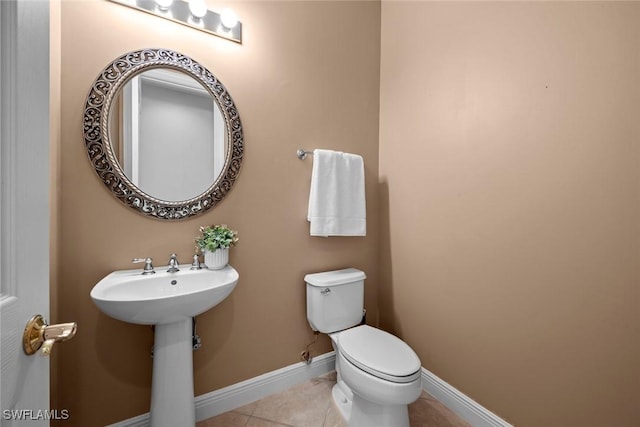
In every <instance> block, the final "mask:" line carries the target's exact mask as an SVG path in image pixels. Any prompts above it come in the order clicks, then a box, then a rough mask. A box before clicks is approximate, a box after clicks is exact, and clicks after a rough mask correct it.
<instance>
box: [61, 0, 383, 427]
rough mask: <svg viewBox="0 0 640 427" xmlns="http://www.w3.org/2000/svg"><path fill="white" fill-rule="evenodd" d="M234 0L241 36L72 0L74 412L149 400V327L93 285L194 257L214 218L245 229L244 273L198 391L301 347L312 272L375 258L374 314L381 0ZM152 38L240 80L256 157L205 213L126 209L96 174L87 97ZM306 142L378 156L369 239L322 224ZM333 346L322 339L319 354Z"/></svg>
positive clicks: (136, 409)
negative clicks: (98, 295) (163, 217)
mask: <svg viewBox="0 0 640 427" xmlns="http://www.w3.org/2000/svg"><path fill="white" fill-rule="evenodd" d="M215 6H216V7H222V6H223V5H222V4H221V3H219V2H216V4H215ZM233 7H234V8H235V10H236V11H237V13H238V15H239V16H240V17H241V20H242V22H243V26H244V27H243V29H244V44H243V45H237V44H234V43H232V42H228V41H224V40H221V39H218V38H216V37H213V36H210V35H207V34H205V33H201V32H199V31H195V30H192V29H188V28H186V27H182V26H180V25H177V24H174V23H170V22H168V21H163V20H161V19H157V18H155V17H152V16H150V15H147V14H144V13H140V12H136V11H133V10H130V9H128V8H125V7H123V6H120V5H116V4H114V3H110V2H107V1H103V0H99V1H90V2H86V1H84V2H78V1H64V2H63V3H62V8H61V28H62V35H61V51H62V61H61V76H62V77H61V106H62V108H61V142H60V148H59V149H60V152H59V158H60V165H59V168H58V171H59V175H58V177H57V178H58V179H59V185H60V189H59V197H58V199H57V206H58V220H59V223H60V227H59V233H58V243H59V254H58V258H57V259H58V266H57V267H58V272H59V274H58V277H57V278H54V280H53V282H54V283H55V282H56V280H57V283H58V285H57V292H56V293H57V299H58V301H57V310H56V313H55V318H56V319H59V320H60V321H62V320H64V321H69V320H75V321H77V322H78V334H77V336H76V337H75V338H74V339H73V340H72V341H69V342H68V343H65V345H64V346H60V348H57V349H56V352H55V355H54V356H53V357H54V359H55V360H54V366H57V368H55V369H56V375H57V381H56V384H57V387H56V389H54V390H53V399H54V402H56V403H55V405H56V407H58V408H66V409H69V411H70V413H71V415H72V424H70V425H77V426H103V425H105V424H109V423H113V422H116V421H119V420H123V419H126V418H128V417H132V416H135V415H138V414H141V413H144V412H147V411H148V409H149V406H148V405H149V396H150V383H151V363H152V359H151V358H150V357H149V351H150V347H151V344H152V333H151V329H150V327H145V326H136V325H131V324H126V323H123V322H119V321H116V320H113V319H111V318H109V317H107V316H105V315H103V314H101V313H100V312H99V311H98V309H97V308H96V307H95V306H94V305H93V303H92V302H91V300H90V297H89V292H90V290H91V288H92V287H93V285H94V284H95V283H96V282H97V281H98V280H100V278H102V277H103V276H104V275H106V274H108V273H109V272H111V271H112V270H117V269H127V268H132V266H131V264H130V259H131V258H132V257H138V256H151V257H153V258H154V260H155V263H156V265H162V264H166V261H167V260H168V257H169V254H170V253H171V252H177V253H178V255H179V258H180V260H181V261H182V262H187V261H189V260H190V258H191V255H193V248H194V243H193V239H194V237H195V236H196V234H197V231H198V227H199V226H201V225H206V224H213V223H226V224H228V225H230V226H231V227H233V228H234V229H237V230H238V231H239V236H240V242H239V245H238V246H237V247H236V248H234V249H233V250H232V252H231V264H232V265H233V266H234V267H236V269H237V270H238V271H239V273H240V282H239V284H238V286H237V288H236V289H235V291H234V293H233V294H232V295H231V296H230V297H229V298H228V299H227V300H225V301H224V302H223V303H222V304H220V305H219V306H217V307H216V308H214V309H213V310H211V311H209V312H207V313H206V314H203V315H201V316H199V318H198V333H199V334H200V336H201V337H202V340H203V347H202V349H200V350H199V351H198V352H196V353H194V364H195V393H196V395H200V394H204V393H207V392H210V391H213V390H216V389H219V388H221V387H224V386H227V385H230V384H233V383H236V382H239V381H242V380H244V379H247V378H251V377H254V376H257V375H259V374H262V373H264V372H268V371H272V370H275V369H278V368H281V367H283V366H286V365H289V364H292V363H296V362H298V361H299V358H298V357H299V353H300V351H302V350H303V349H304V347H305V345H306V344H307V343H308V342H309V341H310V340H311V339H312V334H311V332H310V328H309V326H308V324H307V321H306V313H305V288H304V282H303V277H304V275H305V274H306V273H307V272H314V271H321V270H324V269H333V268H343V267H348V266H354V267H357V268H361V269H363V270H365V271H366V272H367V276H368V280H367V291H366V304H367V306H368V307H370V308H371V310H370V313H371V314H372V315H371V317H370V319H371V322H376V318H377V316H376V308H377V305H378V298H377V286H378V279H377V276H378V267H377V263H378V228H379V225H378V215H377V206H378V201H377V185H376V183H377V172H378V102H379V97H378V90H379V64H380V57H379V39H380V4H379V3H377V2H234V4H233ZM354 22H357V23H358V25H357V26H356V25H354ZM329 23H330V25H331V28H330V30H329V29H328V27H327V25H328V24H329ZM144 47H165V48H170V49H175V50H177V51H180V52H183V53H185V54H187V55H189V56H191V57H193V58H194V59H196V60H197V61H199V62H201V63H202V64H204V65H205V66H206V67H208V68H209V69H210V70H212V72H213V73H214V74H216V76H217V77H218V78H220V80H221V81H222V82H223V83H224V84H225V86H226V87H227V88H228V89H229V91H230V93H231V94H232V96H233V98H234V101H235V102H236V105H237V106H238V109H239V111H240V114H241V116H242V122H243V125H244V128H245V138H246V152H245V153H246V155H245V159H244V162H243V165H242V170H241V173H240V176H239V179H238V181H237V183H236V186H235V187H234V188H233V190H232V191H231V192H230V194H229V195H228V196H227V198H226V199H225V200H224V201H223V202H222V203H221V204H220V205H219V206H218V207H216V208H215V209H213V210H212V211H210V212H208V213H207V214H205V215H203V216H201V217H198V218H195V219H191V220H187V221H183V222H175V223H167V222H159V221H156V220H152V219H148V218H146V217H143V216H141V215H139V214H137V213H135V212H134V211H133V210H131V209H129V208H126V207H125V206H124V205H122V204H121V203H119V202H118V201H117V200H116V199H115V198H114V197H113V196H112V195H111V194H110V193H109V192H108V191H107V189H106V188H105V186H104V185H103V184H102V182H101V181H100V180H99V179H98V177H97V176H96V174H95V172H94V171H93V169H92V167H91V165H90V163H89V161H88V159H87V155H86V153H85V151H84V144H83V140H82V132H81V129H82V108H83V105H84V102H85V97H86V95H87V92H88V90H89V86H90V84H91V83H92V81H93V80H94V78H95V77H96V76H97V74H98V72H100V71H101V69H102V68H103V67H104V66H105V65H106V64H107V63H109V62H110V61H111V60H113V59H115V58H116V57H118V56H119V55H121V54H123V53H125V52H127V51H130V50H135V49H139V48H144ZM299 147H304V148H307V149H313V148H316V147H323V148H330V149H337V150H342V151H348V152H356V153H360V154H362V155H363V156H364V158H365V167H366V185H367V211H368V235H367V237H366V238H328V239H324V238H317V237H313V238H312V237H309V230H308V223H307V221H306V205H307V198H308V189H309V182H310V177H311V167H312V160H311V159H308V160H306V161H304V162H302V161H300V160H298V159H297V158H296V156H295V151H296V149H297V148H299ZM329 350H330V344H329V342H328V340H327V339H326V338H323V339H322V340H321V341H320V343H319V344H318V345H317V346H316V347H315V351H314V352H315V354H319V353H324V352H326V351H329ZM67 424H68V423H65V425H67Z"/></svg>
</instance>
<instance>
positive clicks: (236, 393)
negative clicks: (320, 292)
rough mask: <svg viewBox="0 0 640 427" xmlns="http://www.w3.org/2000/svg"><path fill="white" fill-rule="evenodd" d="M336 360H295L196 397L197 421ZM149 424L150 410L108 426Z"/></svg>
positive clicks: (144, 426)
mask: <svg viewBox="0 0 640 427" xmlns="http://www.w3.org/2000/svg"><path fill="white" fill-rule="evenodd" d="M335 360H336V355H335V352H333V351H332V352H330V353H325V354H322V355H320V356H317V357H314V358H313V360H312V361H311V363H310V364H308V365H307V364H306V363H304V362H300V363H295V364H293V365H289V366H285V367H284V368H281V369H278V370H276V371H272V372H267V373H266V374H263V375H260V376H257V377H255V378H251V379H248V380H246V381H242V382H239V383H237V384H233V385H230V386H228V387H225V388H222V389H220V390H215V391H212V392H211V393H207V394H203V395H200V396H197V397H196V399H195V404H196V420H197V421H202V420H206V419H207V418H211V417H214V416H216V415H219V414H222V413H224V412H227V411H230V410H232V409H235V408H238V407H240V406H243V405H246V404H249V403H251V402H254V401H256V400H260V399H262V398H263V397H266V396H269V395H270V394H274V393H279V392H281V391H284V390H286V389H288V388H289V387H292V386H294V385H296V384H300V383H303V382H305V381H308V380H310V379H312V378H316V377H319V376H320V375H323V374H326V373H328V372H331V371H333V370H334V368H335ZM149 425H150V424H149V413H146V414H142V415H139V416H137V417H134V418H129V419H127V420H124V421H120V422H117V423H115V424H111V425H109V426H107V427H149Z"/></svg>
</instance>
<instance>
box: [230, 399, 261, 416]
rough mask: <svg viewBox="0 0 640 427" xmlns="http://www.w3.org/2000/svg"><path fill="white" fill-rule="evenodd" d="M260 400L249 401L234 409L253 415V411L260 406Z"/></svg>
mask: <svg viewBox="0 0 640 427" xmlns="http://www.w3.org/2000/svg"><path fill="white" fill-rule="evenodd" d="M258 402H259V401H258V400H256V401H255V402H252V403H249V404H248V405H244V406H241V407H239V408H236V409H234V411H235V412H240V413H241V414H246V415H253V411H255V410H256V408H257V407H258Z"/></svg>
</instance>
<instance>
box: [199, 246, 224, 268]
mask: <svg viewBox="0 0 640 427" xmlns="http://www.w3.org/2000/svg"><path fill="white" fill-rule="evenodd" d="M204 263H205V265H206V266H207V268H208V269H209V270H220V269H221V268H224V267H226V265H227V264H229V248H224V249H222V248H218V249H216V250H215V251H213V252H209V251H204Z"/></svg>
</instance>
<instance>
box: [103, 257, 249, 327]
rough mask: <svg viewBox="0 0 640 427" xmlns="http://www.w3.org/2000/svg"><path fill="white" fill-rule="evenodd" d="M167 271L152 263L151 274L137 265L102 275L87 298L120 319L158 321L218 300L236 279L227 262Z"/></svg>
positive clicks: (174, 319) (187, 314)
mask: <svg viewBox="0 0 640 427" xmlns="http://www.w3.org/2000/svg"><path fill="white" fill-rule="evenodd" d="M189 267H191V265H190V264H186V265H180V266H179V268H180V271H178V272H176V273H167V271H166V270H167V269H168V267H166V266H165V267H156V273H155V274H149V275H143V274H142V270H141V269H136V270H121V271H114V272H113V273H111V274H109V275H107V276H105V277H104V278H103V279H102V280H100V281H99V282H98V283H97V284H96V285H95V286H94V287H93V289H92V290H91V299H93V302H94V303H95V304H96V305H97V306H98V308H99V309H100V310H101V311H102V312H103V313H105V314H107V315H109V316H111V317H113V318H115V319H118V320H122V321H124V322H129V323H136V324H141V325H159V324H167V323H174V322H177V321H180V320H184V319H190V318H192V317H194V316H197V315H198V314H201V313H203V312H205V311H207V310H209V309H210V308H212V307H214V306H215V305H217V304H219V303H220V302H221V301H222V300H224V299H225V298H226V297H227V296H229V294H230V293H231V292H232V291H233V289H234V288H235V286H236V284H237V283H238V272H237V271H236V270H235V269H234V268H233V267H231V266H229V265H228V266H226V267H224V268H223V269H220V270H208V269H206V268H203V269H202V270H189Z"/></svg>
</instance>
